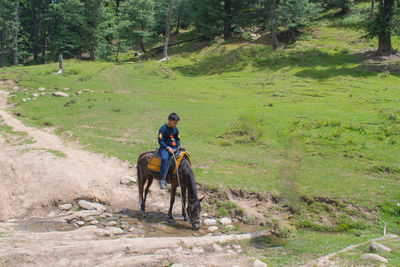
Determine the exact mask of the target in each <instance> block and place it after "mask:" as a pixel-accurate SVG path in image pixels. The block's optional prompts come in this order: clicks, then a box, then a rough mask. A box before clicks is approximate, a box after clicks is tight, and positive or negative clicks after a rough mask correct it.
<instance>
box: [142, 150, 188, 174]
mask: <svg viewBox="0 0 400 267" xmlns="http://www.w3.org/2000/svg"><path fill="white" fill-rule="evenodd" d="M184 157H186V158H187V159H188V160H189V162H190V166H191V165H192V160H191V159H190V154H189V153H188V152H186V151H182V152H181V154H180V155H179V156H178V157H177V158H176V164H177V165H178V168H179V166H180V164H181V161H182V159H183V158H184ZM160 166H161V157H160V154H159V153H158V151H156V152H154V153H153V155H152V156H151V158H150V160H149V164H148V165H147V168H149V170H150V171H152V172H155V173H160ZM171 167H173V168H174V171H173V174H176V168H175V162H174V159H173V157H172V156H171V157H170V159H169V164H168V171H170V168H171Z"/></svg>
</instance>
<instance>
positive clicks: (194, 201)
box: [137, 151, 203, 230]
mask: <svg viewBox="0 0 400 267" xmlns="http://www.w3.org/2000/svg"><path fill="white" fill-rule="evenodd" d="M153 153H155V151H147V152H144V153H142V154H140V156H139V158H138V162H137V178H138V179H137V180H138V181H137V184H138V187H139V203H140V209H141V211H142V213H144V212H145V207H146V197H147V194H148V193H149V189H150V186H151V184H152V183H153V179H154V178H156V179H157V180H161V176H160V174H154V173H152V172H151V171H150V170H149V169H148V168H147V166H148V163H149V160H150V158H151V156H152V155H153ZM178 177H179V181H180V184H181V197H182V200H183V203H182V204H183V206H182V215H183V217H184V220H185V221H187V220H189V222H190V223H191V224H192V229H193V230H198V229H199V228H200V211H201V201H202V200H203V199H199V198H198V196H197V190H196V181H195V179H194V174H193V171H192V167H191V165H190V162H189V160H188V159H187V158H186V157H184V158H183V159H182V161H181V164H180V166H179V169H178ZM146 182H147V186H146V189H145V190H144V195H143V189H144V186H145V184H146ZM167 182H170V183H171V198H170V205H169V210H168V218H169V220H170V221H171V222H174V217H173V216H172V208H173V206H174V202H175V194H176V188H177V187H178V185H179V184H178V179H177V178H173V177H172V176H171V175H170V174H169V173H168V175H167ZM186 192H187V193H188V200H189V201H188V202H189V205H188V207H187V210H186V211H187V212H185V206H186ZM186 214H187V215H186ZM188 216H189V218H188Z"/></svg>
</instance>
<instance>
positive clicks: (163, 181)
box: [160, 179, 167, 189]
mask: <svg viewBox="0 0 400 267" xmlns="http://www.w3.org/2000/svg"><path fill="white" fill-rule="evenodd" d="M165 188H167V180H165V179H161V181H160V189H165Z"/></svg>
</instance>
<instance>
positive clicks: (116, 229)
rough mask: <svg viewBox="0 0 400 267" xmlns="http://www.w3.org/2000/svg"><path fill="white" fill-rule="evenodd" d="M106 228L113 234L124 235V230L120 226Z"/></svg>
mask: <svg viewBox="0 0 400 267" xmlns="http://www.w3.org/2000/svg"><path fill="white" fill-rule="evenodd" d="M106 229H107V230H108V231H110V232H111V233H112V234H113V235H122V234H123V233H124V231H123V230H122V229H121V228H119V227H107V228H106Z"/></svg>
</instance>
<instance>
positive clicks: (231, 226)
mask: <svg viewBox="0 0 400 267" xmlns="http://www.w3.org/2000/svg"><path fill="white" fill-rule="evenodd" d="M225 229H227V230H232V229H233V225H232V224H228V225H226V226H225Z"/></svg>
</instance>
